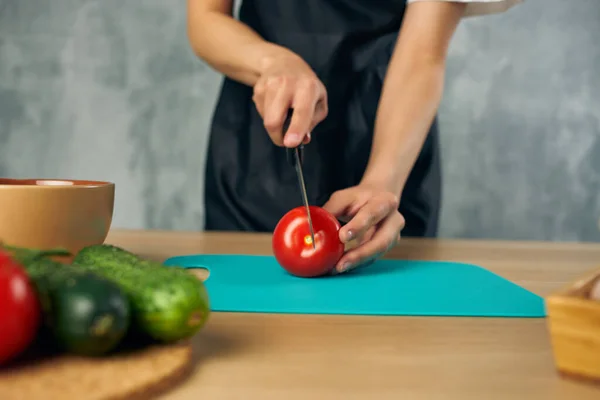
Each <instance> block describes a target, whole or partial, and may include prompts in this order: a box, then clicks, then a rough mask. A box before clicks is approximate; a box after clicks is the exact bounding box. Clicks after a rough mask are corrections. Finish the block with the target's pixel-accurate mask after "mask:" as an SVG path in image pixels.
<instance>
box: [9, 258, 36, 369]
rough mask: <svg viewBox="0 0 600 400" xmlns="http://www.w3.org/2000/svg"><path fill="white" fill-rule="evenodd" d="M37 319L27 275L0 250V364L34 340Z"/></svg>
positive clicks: (32, 291)
mask: <svg viewBox="0 0 600 400" xmlns="http://www.w3.org/2000/svg"><path fill="white" fill-rule="evenodd" d="M40 319H41V310H40V305H39V302H38V299H37V296H36V293H35V291H34V288H33V285H32V284H31V282H30V281H29V278H28V276H27V274H26V273H25V271H24V269H23V268H22V267H21V266H20V265H19V264H18V263H16V262H15V261H14V260H13V259H12V258H11V257H10V256H8V255H7V254H5V253H2V252H1V251H0V365H2V364H4V363H5V362H8V361H10V360H12V359H13V358H16V357H17V356H18V355H20V354H21V353H22V352H24V351H25V350H26V349H27V348H28V347H29V345H31V343H33V341H34V340H35V337H36V335H37V331H38V326H39V324H40Z"/></svg>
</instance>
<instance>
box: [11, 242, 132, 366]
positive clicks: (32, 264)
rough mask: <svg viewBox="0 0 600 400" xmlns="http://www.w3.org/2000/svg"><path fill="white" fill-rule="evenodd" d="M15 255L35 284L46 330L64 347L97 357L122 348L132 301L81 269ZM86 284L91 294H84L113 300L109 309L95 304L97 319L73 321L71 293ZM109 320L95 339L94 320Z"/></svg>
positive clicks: (36, 256)
mask: <svg viewBox="0 0 600 400" xmlns="http://www.w3.org/2000/svg"><path fill="white" fill-rule="evenodd" d="M13 254H14V256H15V258H16V259H17V260H18V261H19V262H20V263H21V265H23V267H24V268H25V271H26V273H27V275H28V276H29V278H30V279H31V281H32V282H33V284H34V287H35V289H36V293H37V296H38V299H39V301H40V304H41V307H42V312H43V322H44V324H43V325H44V326H43V329H44V330H45V331H46V332H48V333H49V334H50V335H51V336H52V337H53V339H54V341H55V342H56V343H57V344H58V345H59V346H60V347H62V348H63V349H64V350H66V351H67V352H69V353H72V354H77V355H82V356H94V357H95V356H101V355H104V354H106V353H109V352H111V351H112V350H114V349H116V348H117V347H118V345H119V344H120V343H121V341H122V340H123V339H124V338H125V335H126V334H127V332H128V330H129V326H130V321H131V309H130V304H129V300H128V298H127V296H126V294H125V293H124V292H123V291H122V290H121V288H119V287H118V285H116V284H115V283H114V282H112V281H110V280H108V279H104V278H102V277H100V276H97V275H95V274H91V273H89V272H86V271H84V270H81V269H79V268H74V267H72V266H70V265H67V264H62V263H59V262H56V261H54V260H51V259H48V258H45V256H44V255H43V254H42V253H37V252H33V251H27V250H22V251H19V252H14V253H13ZM82 284H83V286H86V284H87V293H86V291H83V292H80V294H83V295H86V294H89V295H92V293H90V292H89V290H90V289H92V290H93V291H94V292H96V293H94V295H95V296H94V297H98V295H99V294H104V295H105V296H106V295H108V294H109V293H110V294H111V295H112V296H113V297H111V300H112V301H111V302H110V304H109V305H107V304H102V302H100V303H93V304H92V306H93V310H92V313H91V314H93V315H90V317H91V319H89V320H87V321H85V319H86V318H85V317H84V316H82V315H77V319H76V320H74V319H73V318H75V316H74V314H75V313H76V312H77V311H76V307H75V308H74V307H73V304H72V302H71V301H70V300H72V299H69V294H70V293H69V291H70V290H73V289H76V288H77V287H78V286H79V285H82ZM71 295H73V296H74V295H75V294H74V293H71ZM98 304H100V306H98ZM99 314H102V315H99ZM107 316H108V317H109V318H110V326H109V327H108V329H106V330H105V331H103V332H100V334H98V335H93V334H92V333H91V332H90V331H89V328H91V327H93V325H94V322H95V321H94V319H95V318H94V317H102V318H105V317H107Z"/></svg>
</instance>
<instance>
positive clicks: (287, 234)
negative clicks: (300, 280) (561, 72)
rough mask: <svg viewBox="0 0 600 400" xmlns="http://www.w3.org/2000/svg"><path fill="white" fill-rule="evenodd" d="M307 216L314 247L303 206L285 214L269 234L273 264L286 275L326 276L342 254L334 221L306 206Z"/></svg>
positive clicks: (336, 223)
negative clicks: (311, 230)
mask: <svg viewBox="0 0 600 400" xmlns="http://www.w3.org/2000/svg"><path fill="white" fill-rule="evenodd" d="M310 215H311V217H312V223H313V230H314V233H315V248H313V244H312V241H311V237H310V228H309V224H308V216H307V215H306V209H305V208H304V207H297V208H294V209H293V210H291V211H290V212H288V213H287V214H285V215H284V216H283V217H282V218H281V219H280V220H279V222H278V223H277V226H276V227H275V230H274V231H273V243H272V244H273V254H274V255H275V258H276V259H277V262H278V263H279V265H281V267H283V269H285V270H286V271H288V272H289V273H290V274H292V275H296V276H300V277H304V278H311V277H316V276H321V275H325V274H327V273H328V272H329V271H331V270H332V269H333V268H334V267H335V264H336V263H337V262H338V261H339V259H340V258H341V257H342V255H343V254H344V244H343V243H342V242H341V241H340V238H339V230H340V228H341V225H340V223H339V222H338V220H337V219H335V217H334V216H333V215H331V214H330V213H329V212H328V211H326V210H325V209H323V208H321V207H315V206H310Z"/></svg>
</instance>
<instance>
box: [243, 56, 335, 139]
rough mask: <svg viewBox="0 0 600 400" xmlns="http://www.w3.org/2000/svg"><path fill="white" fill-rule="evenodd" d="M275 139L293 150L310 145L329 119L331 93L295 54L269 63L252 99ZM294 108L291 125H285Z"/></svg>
mask: <svg viewBox="0 0 600 400" xmlns="http://www.w3.org/2000/svg"><path fill="white" fill-rule="evenodd" d="M252 100H253V101H254V104H255V105H256V109H257V110H258V112H259V114H260V115H261V117H262V118H263V123H264V125H265V128H266V130H267V132H268V134H269V136H270V137H271V140H272V141H273V143H275V145H277V146H285V147H289V148H293V147H297V146H299V145H300V144H302V143H305V144H306V143H308V142H310V133H311V131H312V130H313V129H314V127H315V126H316V125H317V124H318V123H319V122H321V121H323V120H324V119H325V117H327V112H328V108H327V91H326V89H325V86H324V85H323V83H322V82H321V81H320V80H319V78H318V77H317V75H316V74H315V73H314V72H313V70H312V69H311V68H310V66H309V65H308V64H307V63H306V62H305V61H304V60H302V59H301V58H300V57H299V56H297V55H295V54H286V55H282V56H278V57H275V58H273V59H270V60H269V61H268V62H266V65H265V68H264V69H263V71H262V73H261V76H260V78H259V79H258V81H257V82H256V84H255V85H254V95H253V97H252ZM290 108H293V109H294V113H293V115H292V119H291V121H290V126H289V128H288V130H287V132H283V125H284V122H285V119H286V117H287V114H288V110H289V109H290Z"/></svg>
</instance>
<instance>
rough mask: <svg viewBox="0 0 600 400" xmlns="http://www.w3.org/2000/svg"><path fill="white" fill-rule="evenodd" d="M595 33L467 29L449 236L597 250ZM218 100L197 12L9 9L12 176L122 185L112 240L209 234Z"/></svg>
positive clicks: (487, 22)
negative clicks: (198, 50) (200, 46)
mask: <svg viewBox="0 0 600 400" xmlns="http://www.w3.org/2000/svg"><path fill="white" fill-rule="evenodd" d="M598 21H600V2H599V1H598V0H577V1H571V2H567V1H564V0H527V2H526V3H525V4H524V5H521V6H519V7H516V8H514V9H512V10H511V11H509V12H508V13H506V14H501V15H496V16H491V17H484V18H475V19H468V20H466V21H465V22H464V23H463V25H462V26H461V27H460V29H459V31H458V33H457V36H456V40H455V41H454V44H453V46H452V49H451V57H450V61H449V76H448V79H447V91H446V94H445V97H444V101H443V105H442V108H441V110H440V119H441V128H442V137H443V155H444V167H445V171H444V174H445V178H446V180H445V187H444V207H443V213H442V216H443V220H442V235H443V236H451V237H485V238H508V239H546V240H592V241H597V240H600V232H599V229H598V218H599V217H600V196H599V191H600V157H599V156H600V140H599V137H600V45H599V44H598V43H600V25H599V24H598ZM219 84H220V78H219V76H218V75H217V74H215V73H214V72H212V71H210V70H209V69H208V68H207V67H206V66H205V65H204V64H203V63H202V62H200V61H198V60H197V59H196V58H195V57H194V56H193V55H192V53H191V51H190V49H189V47H188V43H187V38H186V36H185V0H177V1H168V2H166V1H164V0H143V1H136V2H133V1H129V2H124V1H121V0H102V1H93V0H53V1H46V0H20V1H18V0H0V176H9V177H23V176H40V177H71V178H87V179H105V180H112V181H114V182H116V184H117V199H116V210H115V219H114V226H115V227H129V228H163V229H177V230H188V229H202V223H203V205H202V196H201V195H202V188H203V182H202V176H203V165H204V157H205V147H206V142H207V140H206V139H207V132H208V124H209V122H210V116H211V114H212V110H213V107H214V103H215V100H216V97H215V96H216V93H217V90H218V87H219Z"/></svg>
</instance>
